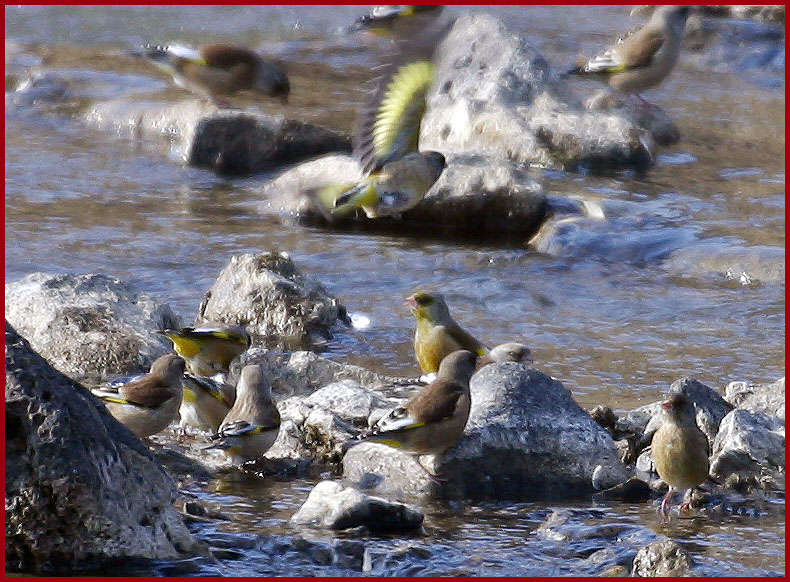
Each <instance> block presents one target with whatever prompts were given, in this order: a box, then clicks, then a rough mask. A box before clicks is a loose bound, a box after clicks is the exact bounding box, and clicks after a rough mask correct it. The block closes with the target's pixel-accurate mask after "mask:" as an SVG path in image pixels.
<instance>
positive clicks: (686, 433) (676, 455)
mask: <svg viewBox="0 0 790 582" xmlns="http://www.w3.org/2000/svg"><path fill="white" fill-rule="evenodd" d="M661 407H662V409H663V410H662V415H663V422H662V424H661V426H660V427H659V428H658V430H656V432H655V434H654V435H653V442H652V444H651V456H652V458H653V463H654V464H655V467H656V472H657V473H658V476H659V477H661V478H662V479H663V480H664V481H665V482H666V484H667V485H669V491H667V494H666V496H665V497H664V499H663V501H662V502H661V513H662V514H663V515H665V516H666V515H667V514H668V512H669V504H670V502H671V500H672V494H673V493H674V492H675V491H676V490H681V491H682V490H687V489H692V488H693V487H696V486H698V485H700V484H702V483H703V482H704V481H705V480H706V479H707V478H708V439H707V437H706V436H705V433H704V432H702V431H701V430H700V429H699V427H698V426H697V421H696V415H695V411H694V404H692V402H691V401H690V400H689V399H688V398H687V397H686V395H685V394H682V393H680V392H673V393H672V394H670V396H669V398H668V399H667V400H665V401H664V402H662V403H661ZM688 507H689V504H688V503H684V504H683V505H681V510H683V509H688Z"/></svg>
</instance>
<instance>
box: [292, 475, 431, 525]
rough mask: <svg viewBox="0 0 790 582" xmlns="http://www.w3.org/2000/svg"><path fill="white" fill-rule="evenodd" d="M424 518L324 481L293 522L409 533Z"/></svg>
mask: <svg viewBox="0 0 790 582" xmlns="http://www.w3.org/2000/svg"><path fill="white" fill-rule="evenodd" d="M423 519H424V516H423V514H422V513H421V512H420V511H418V510H416V509H414V508H411V507H409V506H408V505H404V504H403V503H397V502H392V501H387V500H386V499H382V498H381V497H373V496H370V495H367V494H365V493H362V492H361V491H358V490H356V489H354V488H352V487H347V486H344V485H342V484H340V483H338V482H337V481H321V482H320V483H318V484H317V485H316V486H315V487H314V488H313V490H312V491H311V492H310V495H309V496H308V497H307V501H305V502H304V505H302V507H300V508H299V510H298V511H297V512H296V513H295V514H294V515H293V517H291V523H292V524H295V525H309V526H313V527H322V528H329V529H347V528H350V527H359V526H365V527H367V528H368V529H370V530H372V531H407V530H412V529H415V528H418V527H420V525H422V521H423Z"/></svg>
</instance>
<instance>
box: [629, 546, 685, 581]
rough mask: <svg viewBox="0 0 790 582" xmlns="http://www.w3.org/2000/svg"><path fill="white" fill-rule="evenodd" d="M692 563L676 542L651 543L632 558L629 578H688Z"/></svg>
mask: <svg viewBox="0 0 790 582" xmlns="http://www.w3.org/2000/svg"><path fill="white" fill-rule="evenodd" d="M693 566H694V561H693V560H692V559H691V556H690V555H689V553H688V552H687V551H686V550H684V549H683V548H682V547H680V545H678V543H677V542H674V541H672V540H663V541H658V542H653V543H652V544H649V545H647V546H645V547H644V548H642V549H641V550H639V551H638V552H637V554H636V557H635V558H634V563H633V566H632V568H631V576H688V575H689V574H690V573H691V568H692V567H693Z"/></svg>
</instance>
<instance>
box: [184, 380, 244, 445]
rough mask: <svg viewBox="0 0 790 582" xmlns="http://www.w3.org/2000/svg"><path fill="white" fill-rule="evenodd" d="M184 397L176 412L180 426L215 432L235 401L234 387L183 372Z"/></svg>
mask: <svg viewBox="0 0 790 582" xmlns="http://www.w3.org/2000/svg"><path fill="white" fill-rule="evenodd" d="M183 384H184V399H183V400H182V401H181V407H180V408H179V409H178V414H179V416H180V417H181V422H180V424H181V428H182V429H184V430H185V429H186V427H187V426H191V427H192V428H196V429H198V430H203V431H206V432H210V433H216V432H217V429H218V428H219V425H220V424H222V421H223V420H224V419H225V416H226V415H227V414H228V412H229V411H230V409H231V408H232V407H233V403H234V402H235V401H236V388H235V387H233V386H231V385H230V384H226V383H224V382H217V381H216V380H214V379H213V378H209V377H207V376H195V375H193V374H189V373H187V374H184V379H183Z"/></svg>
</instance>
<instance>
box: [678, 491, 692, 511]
mask: <svg viewBox="0 0 790 582" xmlns="http://www.w3.org/2000/svg"><path fill="white" fill-rule="evenodd" d="M693 492H694V491H693V489H689V490H688V491H687V492H686V495H684V496H683V503H681V505H680V507H679V509H680V511H681V512H687V511H691V496H692V494H693Z"/></svg>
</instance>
